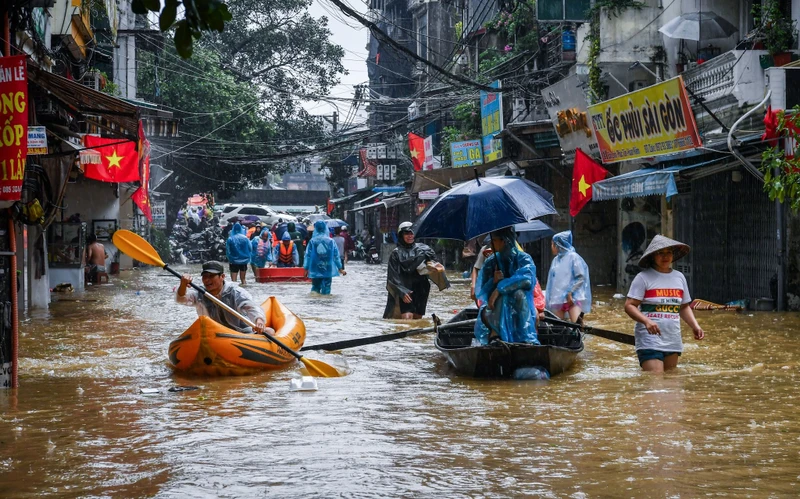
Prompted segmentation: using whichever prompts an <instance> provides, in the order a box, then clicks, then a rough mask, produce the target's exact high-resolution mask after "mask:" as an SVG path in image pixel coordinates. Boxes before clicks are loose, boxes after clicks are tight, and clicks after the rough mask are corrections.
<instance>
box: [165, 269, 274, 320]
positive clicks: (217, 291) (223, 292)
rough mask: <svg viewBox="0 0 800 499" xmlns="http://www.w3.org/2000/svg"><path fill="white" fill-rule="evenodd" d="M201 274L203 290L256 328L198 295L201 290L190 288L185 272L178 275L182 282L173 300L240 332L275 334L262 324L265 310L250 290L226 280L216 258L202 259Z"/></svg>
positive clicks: (199, 314) (223, 270)
mask: <svg viewBox="0 0 800 499" xmlns="http://www.w3.org/2000/svg"><path fill="white" fill-rule="evenodd" d="M201 277H202V279H203V287H204V288H205V290H206V292H208V293H211V294H212V295H214V297H216V298H217V299H219V300H220V301H222V302H223V303H225V304H226V305H228V306H229V307H231V308H232V309H234V310H236V311H237V312H239V313H240V314H242V315H244V316H246V317H247V318H248V319H250V320H251V321H252V322H254V323H255V325H256V330H255V331H253V328H251V327H249V326H248V325H247V324H245V323H244V322H243V321H242V320H240V319H238V318H237V317H234V316H233V315H231V314H229V313H228V312H225V311H224V310H222V309H221V308H220V307H218V306H217V305H216V304H214V303H213V302H212V301H211V300H209V299H208V298H206V297H205V296H203V297H201V296H200V293H198V292H197V291H195V290H194V289H189V284H191V282H192V276H190V275H188V274H184V275H182V276H181V284H180V286H178V291H177V293H176V294H175V301H177V302H178V303H181V304H183V305H189V306H194V307H195V309H196V310H197V315H198V316H203V315H205V316H207V317H210V318H211V319H212V320H213V321H215V322H218V323H219V324H221V325H223V326H225V327H229V328H231V329H234V330H236V331H239V332H241V333H254V332H257V333H262V332H264V331H265V330H266V331H267V332H268V333H270V334H275V330H273V329H272V328H265V327H264V326H265V324H266V316H265V315H264V311H263V310H262V309H261V307H259V306H258V304H257V303H256V302H255V301H253V297H252V296H251V295H250V293H248V292H247V291H245V290H244V289H242V288H240V287H239V286H234V285H233V283H230V282H227V281H225V268H224V267H223V266H222V264H221V263H219V262H216V261H210V262H206V263H204V264H203V273H202V274H201Z"/></svg>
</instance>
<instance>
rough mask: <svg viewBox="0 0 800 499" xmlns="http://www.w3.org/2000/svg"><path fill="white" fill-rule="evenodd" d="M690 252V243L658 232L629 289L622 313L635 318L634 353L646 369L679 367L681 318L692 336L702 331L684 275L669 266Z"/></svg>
mask: <svg viewBox="0 0 800 499" xmlns="http://www.w3.org/2000/svg"><path fill="white" fill-rule="evenodd" d="M688 254H689V246H688V245H686V244H683V243H681V242H678V241H675V240H673V239H670V238H668V237H664V236H662V235H660V234H659V235H657V236H656V237H654V238H653V240H652V241H651V242H650V245H649V246H648V247H647V249H646V250H645V252H644V255H642V258H641V259H639V266H640V267H641V268H643V269H645V270H643V271H641V272H639V274H637V275H636V277H635V278H634V279H633V282H632V283H631V287H630V290H628V299H627V300H626V301H625V313H627V314H628V316H629V317H630V318H631V319H633V320H634V321H636V326H635V327H634V335H635V337H636V355H637V356H638V357H639V365H640V366H642V369H643V370H645V371H651V372H657V373H661V372H664V371H668V370H670V369H674V368H675V367H677V366H678V357H680V355H681V352H683V341H682V339H681V319H683V320H684V322H686V324H688V325H689V327H691V328H692V332H693V333H694V338H695V339H696V340H702V339H703V338H704V337H705V333H704V332H703V329H702V328H701V327H700V325H699V324H698V323H697V319H695V317H694V312H693V311H692V309H691V307H690V306H689V304H690V303H691V302H692V298H691V296H690V295H689V285H688V284H687V282H686V277H684V275H683V274H682V273H681V272H679V271H677V270H674V269H672V262H674V261H676V260H679V259H680V258H683V257H684V256H686V255H688Z"/></svg>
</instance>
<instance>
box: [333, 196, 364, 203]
mask: <svg viewBox="0 0 800 499" xmlns="http://www.w3.org/2000/svg"><path fill="white" fill-rule="evenodd" d="M356 196H358V194H350V195H349V196H344V197H341V198H334V199H331V200H329V201H328V202H329V203H331V204H339V203H344V202H345V201H347V200H348V199H353V198H354V197H356Z"/></svg>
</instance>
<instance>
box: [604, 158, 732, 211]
mask: <svg viewBox="0 0 800 499" xmlns="http://www.w3.org/2000/svg"><path fill="white" fill-rule="evenodd" d="M719 162H720V160H719V159H714V160H711V161H705V162H703V163H697V164H694V165H678V166H669V167H667V168H661V169H658V168H643V169H641V170H636V171H633V172H629V173H624V174H622V175H618V176H616V177H613V178H609V179H606V180H601V181H599V182H595V183H594V184H592V201H608V200H610V199H621V198H635V197H643V196H654V195H655V196H661V195H665V196H666V197H667V198H668V199H669V198H670V197H672V196H674V195H675V194H677V193H678V186H677V185H676V184H675V174H679V173H680V172H682V171H685V170H689V169H692V168H698V167H700V166H705V165H711V164H715V163H719Z"/></svg>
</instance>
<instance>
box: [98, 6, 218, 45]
mask: <svg viewBox="0 0 800 499" xmlns="http://www.w3.org/2000/svg"><path fill="white" fill-rule="evenodd" d="M112 1H113V0H112ZM179 7H180V8H181V9H180V10H181V13H182V14H183V18H182V19H178V8H179ZM131 10H133V12H134V13H135V14H147V13H148V12H156V13H159V17H158V27H159V28H160V29H161V31H170V30H171V29H173V28H174V29H175V36H174V37H173V41H174V43H175V49H176V50H177V51H178V53H179V54H180V55H181V57H183V58H184V59H188V58H189V57H191V56H192V52H193V50H194V41H195V40H199V39H200V37H201V36H202V35H203V33H204V32H209V31H222V30H223V29H224V28H225V22H226V21H230V20H231V13H230V12H229V11H228V6H227V5H226V4H225V2H221V1H220V0H164V3H163V4H162V2H161V0H133V1H132V2H131Z"/></svg>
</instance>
